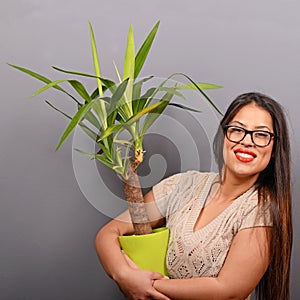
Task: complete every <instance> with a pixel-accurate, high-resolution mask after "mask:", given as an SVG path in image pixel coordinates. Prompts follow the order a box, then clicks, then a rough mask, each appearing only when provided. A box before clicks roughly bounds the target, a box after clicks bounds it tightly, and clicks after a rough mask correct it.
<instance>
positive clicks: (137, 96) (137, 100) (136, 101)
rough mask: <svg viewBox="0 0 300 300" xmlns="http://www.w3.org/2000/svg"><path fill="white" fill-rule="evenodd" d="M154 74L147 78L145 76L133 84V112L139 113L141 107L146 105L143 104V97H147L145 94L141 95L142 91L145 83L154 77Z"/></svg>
mask: <svg viewBox="0 0 300 300" xmlns="http://www.w3.org/2000/svg"><path fill="white" fill-rule="evenodd" d="M153 77H154V76H149V77H146V78H143V79H142V80H140V81H138V82H136V83H135V84H134V85H133V90H132V109H133V114H135V113H137V112H138V111H139V108H140V109H142V108H143V107H144V106H143V105H142V104H141V101H142V100H141V98H145V96H142V97H141V91H142V86H143V84H144V83H145V82H146V81H148V80H150V79H152V78H153Z"/></svg>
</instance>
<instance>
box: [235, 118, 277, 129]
mask: <svg viewBox="0 0 300 300" xmlns="http://www.w3.org/2000/svg"><path fill="white" fill-rule="evenodd" d="M232 123H237V124H238V125H239V126H242V127H247V125H246V124H244V123H243V122H241V121H237V120H236V121H233V122H232ZM254 128H255V129H261V130H266V129H267V130H269V131H271V129H270V128H269V127H268V126H266V125H258V126H255V127H254Z"/></svg>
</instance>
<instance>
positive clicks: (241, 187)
mask: <svg viewBox="0 0 300 300" xmlns="http://www.w3.org/2000/svg"><path fill="white" fill-rule="evenodd" d="M222 177H223V178H222V181H221V184H220V187H219V189H218V191H217V192H216V194H215V197H216V198H217V199H218V200H219V201H230V202H231V201H233V200H235V199H236V198H238V197H239V196H241V195H242V194H244V193H245V192H246V191H247V190H249V189H250V188H251V187H252V186H253V185H254V184H255V182H256V180H257V176H249V177H237V176H232V175H231V174H228V172H223V174H222Z"/></svg>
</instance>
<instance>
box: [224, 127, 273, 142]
mask: <svg viewBox="0 0 300 300" xmlns="http://www.w3.org/2000/svg"><path fill="white" fill-rule="evenodd" d="M223 129H224V132H225V135H226V137H227V139H228V140H229V141H231V142H234V143H239V142H241V141H242V140H243V139H244V138H245V136H246V135H247V134H248V133H249V134H250V136H251V140H252V142H253V144H254V145H256V146H258V147H266V146H268V145H269V144H270V142H271V140H272V138H273V137H276V135H275V134H274V133H272V132H269V131H266V130H247V129H245V128H242V127H239V126H231V125H225V126H224V127H223Z"/></svg>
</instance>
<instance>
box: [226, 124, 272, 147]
mask: <svg viewBox="0 0 300 300" xmlns="http://www.w3.org/2000/svg"><path fill="white" fill-rule="evenodd" d="M232 127H234V128H238V129H241V130H243V131H244V136H243V137H242V138H241V139H240V140H239V141H233V140H231V139H230V138H229V137H228V135H227V132H228V129H229V128H232ZM223 130H224V133H225V136H226V138H227V139H228V140H229V141H230V142H233V143H239V142H241V141H242V140H243V139H244V138H245V137H246V135H247V134H250V136H251V141H252V143H253V144H254V145H255V146H257V147H261V148H264V147H267V146H268V145H270V143H271V141H272V138H276V137H277V136H276V134H275V133H273V132H270V131H267V130H247V129H245V128H243V127H240V126H235V125H225V126H224V127H223ZM255 132H263V133H267V134H269V135H270V139H269V142H268V143H267V144H266V145H264V146H262V145H257V144H256V143H255V142H254V140H253V133H255Z"/></svg>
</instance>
